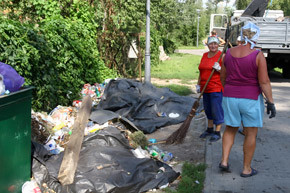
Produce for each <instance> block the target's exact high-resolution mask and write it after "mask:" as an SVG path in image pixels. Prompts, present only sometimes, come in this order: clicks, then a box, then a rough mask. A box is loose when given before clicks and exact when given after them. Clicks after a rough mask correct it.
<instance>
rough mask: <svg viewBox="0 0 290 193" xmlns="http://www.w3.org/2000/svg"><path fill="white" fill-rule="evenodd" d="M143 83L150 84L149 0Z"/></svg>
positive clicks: (148, 1) (148, 2)
mask: <svg viewBox="0 0 290 193" xmlns="http://www.w3.org/2000/svg"><path fill="white" fill-rule="evenodd" d="M145 82H149V83H150V82H151V72H150V0H147V3H146V48H145Z"/></svg>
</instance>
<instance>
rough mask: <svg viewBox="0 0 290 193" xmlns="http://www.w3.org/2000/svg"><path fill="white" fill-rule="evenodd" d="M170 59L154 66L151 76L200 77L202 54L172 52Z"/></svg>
mask: <svg viewBox="0 0 290 193" xmlns="http://www.w3.org/2000/svg"><path fill="white" fill-rule="evenodd" d="M170 58H171V59H170V60H166V61H164V62H161V63H160V64H159V65H158V66H152V69H151V76H152V77H154V78H160V79H181V80H193V79H198V74H199V71H198V65H199V62H200V59H201V56H196V55H191V54H177V53H176V54H172V55H171V56H170Z"/></svg>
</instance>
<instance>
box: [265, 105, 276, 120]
mask: <svg viewBox="0 0 290 193" xmlns="http://www.w3.org/2000/svg"><path fill="white" fill-rule="evenodd" d="M266 104H267V114H268V115H269V114H270V113H271V114H270V116H269V118H270V119H271V118H273V117H275V116H276V108H275V105H274V103H270V102H269V101H266Z"/></svg>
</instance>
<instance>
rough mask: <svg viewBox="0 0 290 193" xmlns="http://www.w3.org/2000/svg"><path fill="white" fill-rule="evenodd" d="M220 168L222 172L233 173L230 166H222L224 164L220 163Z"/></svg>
mask: <svg viewBox="0 0 290 193" xmlns="http://www.w3.org/2000/svg"><path fill="white" fill-rule="evenodd" d="M219 168H220V169H221V171H222V172H231V171H230V165H229V164H228V165H227V166H225V165H222V163H219Z"/></svg>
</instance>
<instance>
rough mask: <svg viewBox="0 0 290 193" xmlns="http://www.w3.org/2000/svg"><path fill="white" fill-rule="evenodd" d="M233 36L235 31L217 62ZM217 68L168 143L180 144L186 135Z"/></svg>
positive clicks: (167, 140)
mask: <svg viewBox="0 0 290 193" xmlns="http://www.w3.org/2000/svg"><path fill="white" fill-rule="evenodd" d="M232 36H233V32H232V33H231V34H230V36H229V38H228V39H227V43H226V45H225V46H224V49H223V51H222V54H221V55H220V57H219V59H218V61H217V62H219V61H220V60H221V58H222V56H223V54H224V53H225V51H226V49H227V47H228V44H229V39H231V37H232ZM214 71H215V69H212V71H211V74H210V76H209V78H208V79H207V81H206V83H205V85H204V87H203V89H202V91H201V93H200V95H199V97H198V99H197V100H196V101H195V102H194V103H193V105H192V108H191V111H190V113H189V115H188V116H187V118H186V120H185V121H184V122H183V123H182V125H181V126H180V127H179V129H178V130H176V131H175V132H174V133H172V134H171V135H170V136H169V137H168V138H167V139H166V144H173V143H176V144H179V143H182V142H183V140H184V138H185V136H186V133H187V130H188V128H189V126H190V123H191V120H192V118H193V117H194V116H195V113H196V110H197V108H198V106H199V101H200V99H201V97H202V95H203V93H204V91H205V89H206V87H207V85H208V83H209V81H210V79H211V77H212V75H213V73H214Z"/></svg>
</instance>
